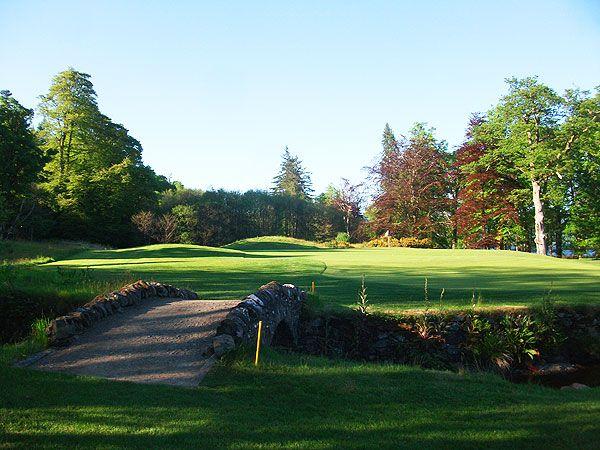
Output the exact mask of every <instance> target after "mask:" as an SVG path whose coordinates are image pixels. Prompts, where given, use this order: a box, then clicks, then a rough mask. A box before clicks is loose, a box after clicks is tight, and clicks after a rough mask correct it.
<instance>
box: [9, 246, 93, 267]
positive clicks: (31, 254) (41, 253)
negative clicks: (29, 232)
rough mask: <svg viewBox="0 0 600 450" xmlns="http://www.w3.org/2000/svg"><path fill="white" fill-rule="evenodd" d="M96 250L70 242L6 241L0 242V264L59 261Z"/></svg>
mask: <svg viewBox="0 0 600 450" xmlns="http://www.w3.org/2000/svg"><path fill="white" fill-rule="evenodd" d="M93 247H95V248H98V247H99V246H97V245H96V246H94V245H91V244H87V243H84V242H71V241H45V242H32V241H6V240H0V263H1V262H8V263H13V264H14V263H31V262H38V263H39V262H48V261H50V260H59V259H64V258H66V257H69V256H72V255H75V254H77V253H79V252H81V251H83V250H86V249H90V248H93Z"/></svg>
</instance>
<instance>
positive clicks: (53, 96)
mask: <svg viewBox="0 0 600 450" xmlns="http://www.w3.org/2000/svg"><path fill="white" fill-rule="evenodd" d="M39 112H40V114H41V116H42V122H41V124H40V127H39V130H38V136H39V137H40V140H41V141H42V148H43V149H44V150H45V151H46V153H47V154H48V156H49V157H50V158H51V159H50V162H49V163H48V165H47V167H46V169H47V171H48V173H49V180H48V181H49V183H50V185H52V186H53V188H54V189H58V190H61V189H64V182H65V180H66V179H67V178H68V176H69V175H70V174H71V173H80V172H81V171H82V169H83V167H82V166H84V165H86V164H89V162H90V161H89V158H90V157H91V156H92V155H93V154H94V152H93V149H94V145H93V141H94V136H93V135H94V131H95V130H94V129H95V128H96V129H97V125H98V124H99V122H100V121H101V114H100V111H99V110H98V104H97V102H96V92H95V91H94V86H93V85H92V82H91V81H90V76H89V75H88V74H85V73H81V72H77V71H76V70H73V69H69V70H66V71H64V72H61V73H59V74H58V75H57V76H55V77H54V78H53V80H52V85H51V86H50V90H49V92H48V94H47V95H44V96H42V97H41V103H40V105H39Z"/></svg>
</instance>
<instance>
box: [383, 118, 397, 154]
mask: <svg viewBox="0 0 600 450" xmlns="http://www.w3.org/2000/svg"><path fill="white" fill-rule="evenodd" d="M381 145H382V146H383V154H384V155H389V154H390V153H395V152H397V151H398V141H397V140H396V136H394V132H393V131H392V128H391V127H390V125H389V124H388V123H386V124H385V127H384V129H383V137H382V139H381Z"/></svg>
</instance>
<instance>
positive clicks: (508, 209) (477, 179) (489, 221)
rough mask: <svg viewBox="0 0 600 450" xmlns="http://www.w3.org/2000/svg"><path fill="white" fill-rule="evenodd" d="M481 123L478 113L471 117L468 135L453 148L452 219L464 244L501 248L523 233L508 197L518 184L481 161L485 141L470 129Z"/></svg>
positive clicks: (485, 149) (471, 246)
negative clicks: (454, 186)
mask: <svg viewBox="0 0 600 450" xmlns="http://www.w3.org/2000/svg"><path fill="white" fill-rule="evenodd" d="M482 123H483V119H482V118H481V117H479V116H473V117H472V118H471V121H470V124H469V128H468V130H467V139H466V141H465V142H464V143H463V145H462V146H461V147H460V148H459V149H458V150H457V151H456V160H455V162H454V164H453V168H454V169H455V171H454V173H455V178H456V182H457V186H458V195H457V200H458V207H457V209H456V211H455V213H454V223H456V226H457V232H458V235H459V236H460V238H461V239H462V242H463V244H464V245H465V246H466V247H468V248H502V247H504V246H506V245H508V244H513V243H516V239H515V238H516V237H518V236H519V235H521V234H522V233H521V232H520V226H519V222H518V212H517V209H516V207H515V205H514V202H513V201H511V198H512V194H513V191H514V189H515V188H516V187H518V185H515V180H510V179H506V178H504V177H502V176H501V175H500V174H499V173H498V172H496V171H495V170H494V169H490V168H485V167H483V166H482V165H481V164H480V160H481V159H482V158H483V157H484V156H485V155H486V153H487V151H488V149H487V146H486V145H485V143H483V142H479V141H477V140H476V139H475V138H474V136H473V130H474V129H475V128H476V127H477V126H480V125H481V124H482Z"/></svg>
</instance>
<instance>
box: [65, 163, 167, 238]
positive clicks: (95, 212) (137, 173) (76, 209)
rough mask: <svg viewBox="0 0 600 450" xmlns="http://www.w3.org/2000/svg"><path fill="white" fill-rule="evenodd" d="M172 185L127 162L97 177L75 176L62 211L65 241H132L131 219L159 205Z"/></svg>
mask: <svg viewBox="0 0 600 450" xmlns="http://www.w3.org/2000/svg"><path fill="white" fill-rule="evenodd" d="M168 186H169V185H168V183H167V182H166V180H165V179H164V178H162V177H159V176H157V175H156V174H155V173H154V171H153V170H152V169H150V168H149V167H147V166H144V165H138V164H135V163H134V162H133V161H131V160H130V159H128V158H126V159H124V160H123V161H122V162H121V163H119V164H115V165H113V166H110V167H108V168H106V169H102V170H99V171H98V172H95V173H93V174H90V175H88V174H83V175H73V176H71V181H70V182H69V184H68V185H67V191H66V195H65V198H68V199H69V202H68V203H65V204H64V205H63V208H62V211H61V212H62V214H63V222H62V224H61V231H62V233H63V236H64V237H78V238H81V239H90V240H92V241H95V242H102V243H107V244H114V245H127V244H128V243H129V241H130V240H131V238H132V235H131V232H132V231H133V230H132V228H131V217H132V216H133V215H134V214H135V213H137V212H139V211H143V210H151V209H152V208H154V207H155V206H156V204H157V197H158V192H160V191H162V190H165V189H166V188H167V187H168Z"/></svg>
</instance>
